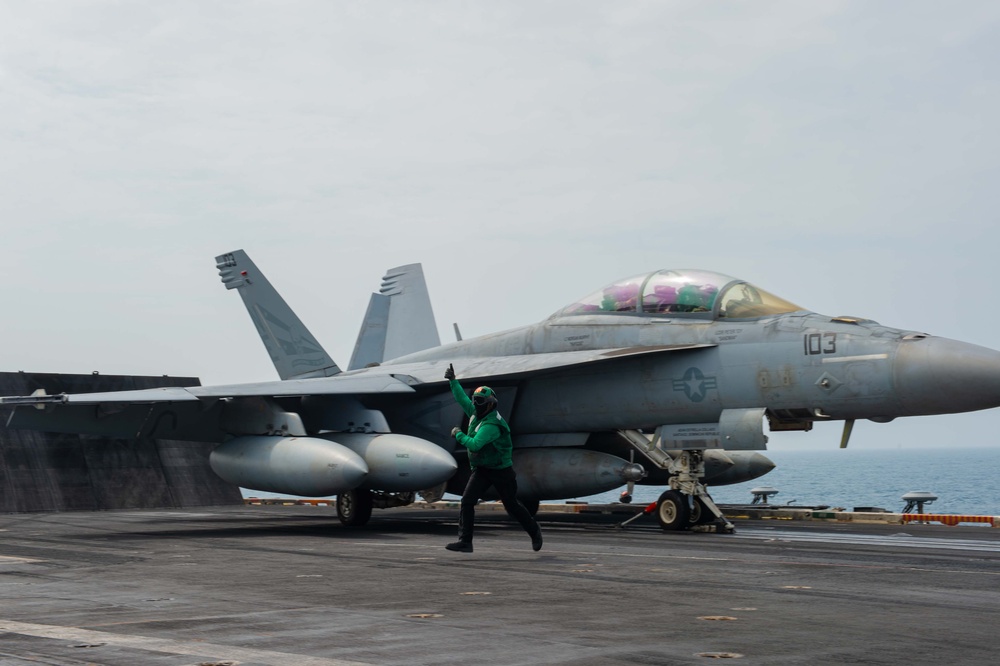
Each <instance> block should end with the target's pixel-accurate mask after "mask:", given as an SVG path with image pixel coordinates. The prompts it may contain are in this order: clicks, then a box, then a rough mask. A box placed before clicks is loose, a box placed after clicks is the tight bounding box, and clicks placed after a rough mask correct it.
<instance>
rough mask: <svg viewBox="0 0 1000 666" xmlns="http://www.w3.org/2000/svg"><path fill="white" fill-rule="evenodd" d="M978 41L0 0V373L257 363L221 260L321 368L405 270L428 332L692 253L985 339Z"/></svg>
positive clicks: (863, 17) (764, 8)
mask: <svg viewBox="0 0 1000 666" xmlns="http://www.w3.org/2000/svg"><path fill="white" fill-rule="evenodd" d="M998 28H1000V5H998V4H997V3H995V2H971V1H966V2H961V3H943V2H914V1H905V2H903V1H899V2H824V3H814V2H808V3H805V2H798V1H796V2H767V3H765V2H753V3H750V2H743V3H733V2H711V3H708V2H625V1H616V2H583V1H579V0H574V1H567V2H489V3H487V2H481V3H471V2H415V1H412V0H407V1H406V2H367V3H357V2H326V1H324V2H248V1H241V2H231V3H223V2H200V1H199V2H170V3H153V2H146V3H129V2H86V1H75V2H68V1H66V2H14V1H2V0H0V225H2V227H0V228H2V234H0V257H2V261H0V295H2V299H3V301H2V303H3V308H2V311H3V315H2V317H3V326H2V331H3V333H2V344H0V370H6V371H14V370H26V371H34V372H74V373H75V372H91V371H93V370H97V371H100V372H101V373H104V374H114V373H123V374H155V375H160V374H170V375H190V376H198V377H200V378H201V379H202V382H203V383H206V384H211V383H231V382H241V381H254V380H261V379H270V378H274V377H275V373H274V369H273V367H272V366H271V364H270V361H269V359H268V357H267V355H266V353H265V351H264V348H263V346H262V344H261V343H260V340H259V338H258V337H257V335H256V333H255V332H254V329H253V326H252V325H251V323H250V320H249V318H248V316H247V314H246V312H245V310H244V308H243V305H242V303H241V301H240V299H239V297H238V296H237V295H236V294H235V293H229V292H227V291H226V290H225V288H224V287H223V286H222V284H221V283H220V282H219V279H218V275H217V273H216V270H215V265H214V257H215V256H216V255H218V254H221V253H223V252H225V251H228V250H233V249H238V248H242V249H244V250H246V251H247V252H248V253H249V254H250V256H251V257H252V258H253V259H254V261H255V262H256V263H257V265H258V266H259V267H260V268H261V269H262V270H263V271H264V272H265V273H266V274H267V276H268V277H269V278H270V280H271V281H272V283H273V284H274V285H275V286H276V287H277V288H278V289H279V290H280V291H281V292H282V294H283V295H284V296H285V297H286V299H287V300H288V302H289V303H290V304H291V305H292V307H293V308H294V309H295V310H296V311H297V312H298V314H299V315H300V317H301V318H302V320H303V321H304V322H306V324H307V325H308V326H309V327H310V328H311V330H312V332H313V334H314V335H315V336H316V337H317V338H318V339H319V340H320V341H321V342H322V343H323V344H324V345H325V346H326V348H327V350H328V351H329V352H330V353H331V355H333V356H334V358H335V359H337V360H338V361H339V362H340V363H341V364H342V365H346V364H347V361H348V360H349V358H350V355H351V351H352V349H353V345H354V339H355V337H356V335H357V332H358V328H359V326H360V323H361V319H362V316H363V314H364V309H365V306H366V304H367V301H368V297H369V294H370V293H371V292H372V291H373V290H375V289H377V287H378V284H379V281H380V279H381V276H382V274H383V273H384V271H385V269H387V268H389V267H391V266H396V265H400V264H405V263H411V262H421V263H423V265H424V270H425V273H426V275H427V280H428V285H429V288H430V291H431V300H432V302H433V306H434V309H435V314H436V316H437V320H438V324H439V328H440V330H441V337H442V339H443V340H450V339H452V338H453V334H452V332H451V323H452V322H455V321H457V322H459V324H460V326H461V328H462V332H463V334H464V335H465V337H471V336H474V335H478V334H483V333H488V332H492V331H496V330H499V329H505V328H511V327H514V326H518V325H521V324H527V323H531V322H535V321H538V320H540V319H543V318H545V317H547V316H548V315H549V314H551V313H552V312H554V311H555V310H557V309H559V308H561V307H562V306H563V305H565V304H567V303H569V302H570V301H573V300H574V299H576V298H578V297H581V296H584V295H586V294H588V293H590V292H592V291H594V290H595V289H597V288H599V287H601V286H602V285H604V284H605V283H608V282H611V281H612V280H615V279H617V278H621V277H625V276H628V275H632V274H635V273H639V272H643V271H652V270H655V269H659V268H669V267H673V268H690V267H699V268H705V269H710V270H715V271H719V272H722V273H727V274H730V275H734V276H737V277H741V278H744V279H747V280H750V281H751V282H754V283H756V284H758V285H760V286H762V287H763V288H765V289H767V290H769V291H771V292H773V293H776V294H778V295H780V296H782V297H784V298H786V299H788V300H791V301H793V302H795V303H798V304H800V305H802V306H804V307H806V308H808V309H811V310H815V311H817V312H822V313H824V314H830V315H839V314H852V315H858V316H863V317H868V318H872V319H875V320H877V321H879V322H881V323H883V324H886V325H891V326H897V327H900V328H906V329H916V330H920V331H926V332H928V333H932V334H935V335H941V336H946V337H951V338H957V339H960V340H965V341H968V342H973V343H976V344H980V345H984V346H988V347H993V348H1000V331H998V323H1000V314H998V312H1000V299H998V295H997V291H996V283H997V268H996V266H997V259H996V256H997V253H998V251H1000V224H998V213H997V211H998V206H997V201H998V194H997V191H998V181H1000V178H998V176H1000V169H998V154H1000V133H998V129H997V124H998V118H1000V79H998V72H1000V29H998ZM998 430H1000V410H992V411H989V412H982V413H978V414H969V415H958V416H946V417H925V418H919V419H909V420H901V421H897V422H896V423H892V424H888V425H876V424H872V423H867V422H865V423H861V424H859V425H858V427H857V428H856V429H855V435H854V440H853V442H852V447H860V448H865V447H867V448H875V447H901V448H916V447H930V446H942V445H947V446H959V445H996V444H998V443H1000V442H998V435H997V432H998ZM838 439H839V426H836V425H825V426H819V427H817V429H816V430H815V431H813V432H812V433H810V434H809V435H807V436H805V437H804V438H803V437H800V436H798V435H795V434H791V435H787V434H776V435H774V436H773V437H772V439H771V446H772V447H773V448H787V447H795V446H799V445H800V443H803V442H804V443H805V444H806V445H808V446H815V447H836V446H837V442H838Z"/></svg>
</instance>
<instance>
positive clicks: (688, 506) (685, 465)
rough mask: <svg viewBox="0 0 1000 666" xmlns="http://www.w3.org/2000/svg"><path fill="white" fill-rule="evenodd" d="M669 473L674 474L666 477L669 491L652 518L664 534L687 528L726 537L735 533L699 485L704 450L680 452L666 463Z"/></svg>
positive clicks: (706, 490) (659, 502)
mask: <svg viewBox="0 0 1000 666" xmlns="http://www.w3.org/2000/svg"><path fill="white" fill-rule="evenodd" d="M670 471H671V472H673V473H674V474H673V476H671V477H670V490H668V491H666V492H665V493H663V494H662V495H660V498H659V499H658V500H657V507H656V518H657V520H658V521H659V523H660V527H662V528H663V530H664V531H667V532H673V531H677V530H686V529H691V528H700V530H699V531H714V532H720V533H726V534H732V533H733V532H734V531H735V528H734V526H733V524H732V523H731V522H729V520H727V519H726V517H725V516H724V515H722V511H721V510H720V509H719V507H717V506H716V505H715V502H713V501H712V497H711V496H710V495H709V494H708V488H706V487H705V484H704V483H702V482H701V479H702V478H704V477H705V453H704V451H702V450H689V451H681V453H680V455H679V456H677V457H676V458H675V459H674V460H673V462H672V463H671V464H670ZM708 523H714V525H712V526H709V525H708Z"/></svg>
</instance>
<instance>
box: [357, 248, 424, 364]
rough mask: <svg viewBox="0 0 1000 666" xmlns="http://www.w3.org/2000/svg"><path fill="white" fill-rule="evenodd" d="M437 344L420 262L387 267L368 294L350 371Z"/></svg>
mask: <svg viewBox="0 0 1000 666" xmlns="http://www.w3.org/2000/svg"><path fill="white" fill-rule="evenodd" d="M440 344H441V339H440V338H439V337H438V331H437V323H436V322H435V321H434V311H433V310H432V309H431V297H430V294H429V293H428V292H427V283H426V281H425V280H424V269H423V267H421V265H420V264H408V265H406V266H399V267H397V268H390V269H389V270H388V271H387V272H386V274H385V277H383V278H382V287H381V288H380V289H379V293H377V294H372V297H371V300H370V301H369V302H368V311H367V312H366V313H365V320H364V322H363V323H362V324H361V332H360V333H359V334H358V341H357V343H356V344H355V345H354V354H353V355H352V356H351V364H350V365H349V366H348V369H350V370H356V369H357V368H363V367H365V366H366V365H369V364H372V363H381V362H382V361H386V360H389V359H393V358H398V357H400V356H405V355H406V354H412V353H413V352H418V351H421V350H423V349H429V348H431V347H437V346H438V345H440Z"/></svg>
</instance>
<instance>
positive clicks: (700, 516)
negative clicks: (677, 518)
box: [688, 497, 715, 525]
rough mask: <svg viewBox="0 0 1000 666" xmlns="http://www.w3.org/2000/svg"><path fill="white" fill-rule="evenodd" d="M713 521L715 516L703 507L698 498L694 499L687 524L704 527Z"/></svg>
mask: <svg viewBox="0 0 1000 666" xmlns="http://www.w3.org/2000/svg"><path fill="white" fill-rule="evenodd" d="M713 520H715V514H714V513H712V511H711V509H709V508H708V507H707V506H705V503H704V502H702V501H701V498H700V497H695V498H694V502H693V506H692V507H691V513H690V514H689V515H688V523H689V524H691V525H704V524H705V523H710V522H712V521H713Z"/></svg>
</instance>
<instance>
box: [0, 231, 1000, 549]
mask: <svg viewBox="0 0 1000 666" xmlns="http://www.w3.org/2000/svg"><path fill="white" fill-rule="evenodd" d="M216 264H217V267H218V269H219V273H220V275H221V277H222V281H223V283H224V284H225V286H226V288H227V289H235V290H237V291H238V292H239V293H240V295H241V296H242V298H243V301H244V303H245V305H246V307H247V309H248V311H249V313H250V316H251V319H252V320H253V323H254V324H255V326H256V328H257V330H258V333H259V334H260V337H261V339H262V340H263V342H264V345H265V347H266V348H267V351H268V353H269V354H270V356H271V359H272V361H273V362H274V365H275V368H276V370H277V372H278V375H279V377H280V380H278V381H265V382H259V383H252V384H239V385H230V386H206V387H189V388H177V387H172V388H161V389H147V390H140V391H121V392H112V393H92V394H60V395H32V396H20V397H7V398H0V404H6V405H15V406H17V409H15V410H14V411H13V413H12V415H11V418H10V421H9V424H8V425H9V427H14V428H29V429H36V430H46V431H55V432H71V433H89V434H101V435H109V436H117V437H129V436H136V435H142V436H146V437H156V438H166V439H183V440H193V441H205V442H213V443H217V444H218V445H217V446H216V447H215V448H214V450H213V451H212V453H211V456H210V463H211V465H212V468H213V469H214V470H215V472H216V473H217V474H219V476H221V477H222V478H223V479H225V480H227V481H230V482H232V483H234V484H238V485H239V486H241V487H244V488H250V489H256V490H265V491H272V492H278V493H289V494H294V495H305V496H326V495H337V512H338V516H339V517H340V520H341V521H342V522H343V523H345V524H347V525H362V524H364V523H366V522H367V521H368V520H369V518H370V516H371V513H372V509H373V508H385V507H389V506H399V505H403V504H407V503H409V502H412V501H414V498H415V496H416V494H418V493H419V494H420V495H421V496H422V497H424V499H426V500H428V501H433V500H435V499H438V498H440V497H441V496H442V495H443V493H444V492H451V493H454V494H461V492H462V489H463V487H464V480H465V478H467V475H468V465H467V458H466V457H465V455H464V452H463V450H461V448H460V447H458V446H457V445H456V443H455V441H454V440H453V439H452V438H451V437H450V435H449V433H450V430H451V428H452V427H453V426H454V425H457V424H459V423H461V420H462V418H463V417H464V415H463V414H462V412H461V410H460V409H459V407H458V406H457V405H456V404H455V402H454V400H453V398H452V396H451V394H450V392H449V390H448V385H447V383H446V381H445V380H444V372H445V369H446V368H447V367H448V365H449V364H453V365H454V367H455V369H456V371H457V373H458V379H459V380H460V381H461V382H462V383H463V385H465V386H466V387H467V388H470V389H471V388H474V387H475V386H478V385H489V386H491V387H492V388H493V389H494V390H495V391H496V392H497V394H498V396H499V400H500V405H501V408H502V410H503V411H504V413H505V417H506V418H507V419H508V421H509V423H510V425H511V430H512V434H513V438H514V445H515V454H514V461H515V468H516V470H517V474H518V483H519V494H520V496H521V497H523V498H524V499H525V500H526V502H527V503H529V504H534V505H535V506H537V502H538V501H539V500H543V499H566V498H573V497H580V496H586V495H591V494H596V493H599V492H604V491H607V490H611V489H614V488H618V487H621V486H622V485H627V487H628V490H627V491H626V494H627V493H628V491H630V490H631V489H632V486H634V484H636V483H647V484H657V485H661V486H667V487H668V489H667V490H665V491H664V492H663V493H662V494H661V495H660V497H659V499H658V501H657V506H656V512H655V513H656V516H657V519H658V520H659V522H660V525H661V526H662V527H663V529H664V530H667V531H672V530H682V529H690V528H692V527H694V526H699V525H704V526H705V527H709V528H714V529H715V530H716V531H731V530H732V528H733V526H732V524H731V523H729V522H728V521H727V520H726V519H725V517H724V516H723V515H722V513H721V511H719V509H718V507H717V506H716V505H715V504H714V502H713V501H712V499H711V496H710V494H709V491H708V485H709V484H711V485H719V484H721V483H732V482H738V481H746V480H749V479H752V478H755V477H757V476H760V475H761V474H763V473H765V472H766V471H768V470H769V469H771V468H772V467H773V465H772V464H771V463H770V461H769V460H767V458H766V457H764V456H763V455H762V454H760V453H759V451H761V450H764V449H766V443H767V440H768V437H767V435H766V434H765V426H766V427H767V429H768V430H769V431H788V430H810V429H811V428H812V426H813V424H814V423H816V422H817V421H843V422H844V424H845V427H844V434H843V437H842V441H841V445H842V446H846V444H847V440H848V438H849V436H850V433H851V429H852V427H853V425H854V422H855V421H856V420H858V419H869V420H871V421H875V422H880V423H881V422H887V421H891V420H893V419H895V418H897V417H903V416H916V415H928V414H946V413H955V412H966V411H973V410H980V409H989V408H993V407H996V406H1000V352H997V351H994V350H991V349H986V348H983V347H978V346H974V345H971V344H967V343H963V342H958V341H955V340H949V339H945V338H938V337H934V336H931V335H928V334H925V333H919V332H915V331H905V330H900V329H895V328H889V327H885V326H881V325H879V324H877V323H876V322H874V321H871V320H868V319H861V318H856V317H842V316H841V317H831V316H826V315H821V314H817V313H814V312H810V311H808V310H805V309H803V308H801V307H799V306H798V305H795V304H793V303H791V302H789V301H787V300H784V299H782V298H780V297H778V296H775V295H773V294H771V293H769V292H767V291H765V290H763V289H761V288H759V287H757V286H755V285H752V284H750V283H748V282H746V281H744V280H740V279H737V278H733V277H730V276H728V275H723V274H721V273H715V272H710V271H705V270H655V271H651V272H646V273H642V274H640V275H636V276H633V277H629V278H626V279H623V280H619V281H617V282H615V283H613V284H611V285H608V286H606V287H603V288H601V289H599V290H597V291H595V292H593V293H591V294H590V295H588V296H586V297H584V298H581V299H580V300H578V301H576V302H573V303H571V304H569V305H567V306H565V307H563V308H561V309H560V310H558V311H556V312H555V313H554V314H553V315H552V316H550V317H549V318H548V319H546V320H544V321H541V322H539V323H536V324H532V325H528V326H524V327H521V328H515V329H511V330H507V331H503V332H500V333H495V334H491V335H486V336H482V337H478V338H472V339H467V340H459V341H457V342H454V343H450V344H445V345H441V344H440V341H439V339H438V334H437V328H436V325H435V323H434V318H433V314H432V311H431V307H430V301H429V297H428V294H427V288H426V284H425V282H424V279H423V273H422V270H421V268H420V266H419V265H418V264H413V265H409V266H402V267H399V268H397V269H392V270H390V271H389V272H388V273H387V274H386V276H385V278H384V279H383V283H382V288H381V290H380V292H379V293H376V294H373V295H372V298H371V301H370V303H369V306H368V311H367V313H366V315H365V319H364V323H363V325H362V330H361V334H360V335H359V338H358V342H357V344H356V346H355V350H354V354H353V357H352V359H351V363H350V365H349V367H348V369H347V370H342V369H341V368H340V367H339V366H338V365H337V364H336V363H335V362H334V361H333V360H332V359H331V358H330V356H329V355H328V354H327V353H326V352H325V351H324V350H323V348H322V346H321V345H320V344H319V343H318V342H317V341H316V339H315V338H314V337H313V336H312V335H311V334H310V333H309V331H308V330H307V329H306V327H305V326H304V325H303V324H302V322H301V321H300V320H299V319H298V317H296V315H295V314H294V313H293V312H292V311H291V309H290V308H289V307H288V305H287V304H286V303H285V301H284V300H283V299H282V298H281V296H280V295H278V293H277V291H276V290H275V289H274V288H273V287H272V286H271V284H270V283H269V282H268V281H267V279H266V278H265V277H264V275H263V274H262V273H261V271H260V270H259V269H258V268H257V267H256V266H255V265H254V264H253V262H252V261H251V260H250V259H249V257H248V256H247V255H246V253H245V252H243V251H242V250H237V251H233V252H229V253H226V254H223V255H221V256H219V257H217V258H216ZM636 460H638V461H639V462H636ZM647 467H648V468H649V469H648V470H647V469H646V468H647ZM709 523H712V525H708V524H709Z"/></svg>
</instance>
